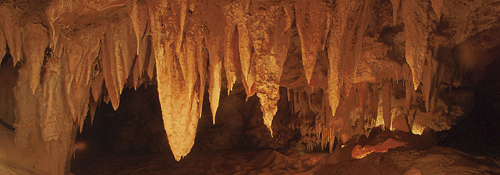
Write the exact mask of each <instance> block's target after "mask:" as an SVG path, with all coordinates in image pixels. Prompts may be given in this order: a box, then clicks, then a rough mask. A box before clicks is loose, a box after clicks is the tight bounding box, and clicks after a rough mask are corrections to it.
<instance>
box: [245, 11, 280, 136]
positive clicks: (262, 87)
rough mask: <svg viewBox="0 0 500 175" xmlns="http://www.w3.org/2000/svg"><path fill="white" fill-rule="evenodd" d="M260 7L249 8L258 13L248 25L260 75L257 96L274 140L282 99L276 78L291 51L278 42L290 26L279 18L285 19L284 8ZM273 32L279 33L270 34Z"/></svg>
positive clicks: (257, 82)
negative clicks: (273, 125)
mask: <svg viewBox="0 0 500 175" xmlns="http://www.w3.org/2000/svg"><path fill="white" fill-rule="evenodd" d="M257 4H259V3H256V4H252V5H255V6H252V7H250V8H251V10H255V15H253V16H252V17H251V18H250V19H249V20H248V23H247V25H248V26H249V27H248V28H249V29H250V31H252V33H251V35H250V37H251V39H252V41H253V42H252V43H253V48H254V53H253V54H254V55H253V56H254V57H252V58H253V59H254V61H255V70H256V74H257V76H256V82H255V85H256V89H257V96H258V97H259V100H260V104H261V110H262V112H263V118H264V124H265V125H266V126H267V128H268V129H269V131H270V132H271V136H273V131H272V127H271V125H272V121H273V118H274V115H275V114H276V112H277V111H278V105H277V104H278V100H279V99H280V94H279V84H278V81H277V80H278V78H277V77H279V76H280V75H281V72H279V71H280V70H281V69H280V67H282V66H283V63H284V60H285V59H284V58H285V57H286V51H283V49H284V48H288V43H280V42H278V40H279V39H276V38H281V37H282V36H283V35H284V33H285V31H284V29H285V27H286V26H287V24H286V18H284V19H283V18H280V17H281V16H282V15H285V11H284V9H283V5H282V4H270V5H267V6H265V8H264V9H262V8H260V7H258V6H257ZM260 5H264V4H260ZM280 19H281V21H283V22H282V23H280ZM272 29H275V30H277V31H276V32H269V31H272ZM269 46H271V47H269ZM286 50H288V49H286ZM280 54H281V55H280ZM279 57H281V58H279Z"/></svg>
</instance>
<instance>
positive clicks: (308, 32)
mask: <svg viewBox="0 0 500 175" xmlns="http://www.w3.org/2000/svg"><path fill="white" fill-rule="evenodd" d="M294 7H295V15H296V23H297V29H298V31H299V35H300V41H301V49H302V64H303V65H304V70H305V74H306V79H307V83H311V77H312V75H313V70H314V65H315V64H316V59H317V58H318V52H319V51H321V50H322V49H323V48H322V46H323V43H322V41H323V42H324V39H323V38H325V37H326V33H325V31H327V26H329V24H328V23H330V21H329V19H330V16H329V15H330V14H329V13H328V9H327V6H326V4H324V3H323V2H321V1H319V0H305V1H297V3H296V4H295V6H294Z"/></svg>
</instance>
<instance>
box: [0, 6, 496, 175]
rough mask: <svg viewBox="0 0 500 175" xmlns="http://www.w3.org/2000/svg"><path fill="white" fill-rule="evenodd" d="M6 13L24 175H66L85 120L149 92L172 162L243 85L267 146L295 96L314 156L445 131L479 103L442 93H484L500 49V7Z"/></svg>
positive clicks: (298, 125)
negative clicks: (375, 133)
mask: <svg viewBox="0 0 500 175" xmlns="http://www.w3.org/2000/svg"><path fill="white" fill-rule="evenodd" d="M0 11H1V13H0V56H1V57H3V56H4V55H6V53H8V54H7V55H8V56H7V57H6V59H5V60H9V59H10V60H12V61H7V62H9V63H10V64H12V65H13V66H16V67H15V68H16V69H17V70H18V77H16V81H17V83H16V85H15V88H14V89H13V92H12V94H11V96H13V97H14V99H7V98H8V96H5V97H1V98H5V99H7V101H10V103H5V104H14V102H15V104H16V105H15V106H14V107H5V108H6V109H13V111H16V112H15V118H16V122H15V123H16V133H15V134H16V136H15V143H16V147H18V148H20V150H21V152H23V153H27V152H29V153H33V155H32V156H27V157H23V158H25V159H26V160H30V161H26V162H27V163H26V166H28V167H35V168H37V169H40V170H41V171H43V172H47V173H49V174H64V173H68V172H69V170H68V167H69V164H70V162H71V159H70V156H68V155H70V152H71V148H73V147H72V146H74V145H73V142H72V139H74V135H75V134H76V132H77V131H78V129H81V128H82V126H83V122H84V120H85V118H86V115H87V113H88V112H89V111H90V115H91V118H92V116H93V115H94V112H95V110H96V108H97V107H98V106H99V104H101V102H102V101H104V102H106V103H109V102H111V105H112V106H113V108H114V109H115V110H116V109H117V108H118V107H119V104H120V95H121V93H122V91H123V89H124V88H126V87H134V88H135V89H137V88H138V87H140V86H141V84H157V85H158V92H159V101H160V104H161V108H162V115H163V120H164V121H163V122H164V128H165V131H166V133H167V136H168V140H169V144H170V145H169V146H170V148H171V149H172V152H173V154H174V157H175V158H176V160H180V159H181V158H182V157H184V156H186V155H187V154H188V153H189V152H190V150H191V147H192V146H193V145H194V140H195V136H196V132H197V126H198V120H199V117H200V116H202V115H201V114H202V106H203V99H204V95H205V89H206V87H208V91H207V92H208V96H209V97H208V100H209V103H210V110H211V114H212V122H213V124H215V121H216V119H215V116H216V114H217V109H218V107H219V106H221V105H224V104H220V105H219V99H220V98H221V91H222V90H224V91H227V94H231V91H232V90H233V88H235V84H237V83H242V84H243V87H244V90H245V94H246V96H247V98H250V97H251V96H253V95H254V94H257V97H258V98H259V102H260V105H261V107H260V109H261V111H262V113H263V114H262V115H263V116H262V117H263V119H262V121H263V124H264V125H266V127H267V128H268V130H269V131H271V136H275V135H276V133H274V134H273V133H272V132H273V130H272V129H273V128H275V127H277V126H273V120H274V116H275V115H276V113H277V112H278V111H279V109H278V104H279V103H280V99H281V97H280V88H281V89H284V88H286V90H287V92H288V95H287V98H288V101H289V102H288V104H289V106H290V109H289V110H290V111H288V112H289V115H290V118H292V119H293V122H290V124H288V125H289V126H287V127H290V128H293V129H296V130H300V133H301V138H300V140H299V141H300V142H301V143H300V144H305V145H307V146H306V147H307V149H308V150H313V149H315V148H321V149H323V148H325V147H327V146H328V145H329V146H330V150H332V149H333V144H334V142H335V140H336V139H337V140H340V142H347V141H348V140H350V139H352V138H353V137H358V136H359V135H364V134H366V133H367V132H368V131H369V130H370V128H373V127H378V126H380V125H384V126H385V128H387V129H390V128H392V129H395V130H403V131H411V132H413V133H416V134H420V133H422V132H423V131H424V128H426V127H429V128H431V129H435V130H444V129H449V128H450V126H451V125H453V124H454V123H455V122H456V119H457V118H458V117H459V116H461V115H462V114H464V113H465V111H466V110H467V108H468V107H470V106H468V105H465V104H461V102H462V101H469V100H470V99H471V98H470V95H471V94H472V93H471V92H463V94H462V95H463V98H460V99H458V98H457V99H453V98H451V97H449V95H446V94H444V93H443V92H445V91H447V90H448V91H450V93H449V94H459V95H460V94H461V93H462V92H459V91H461V90H458V88H457V89H453V87H459V86H460V85H463V84H464V85H471V84H473V83H477V81H478V80H475V82H474V81H470V80H469V79H470V77H474V78H476V77H481V76H483V75H484V70H485V69H486V68H485V67H486V66H487V65H488V64H489V63H490V62H491V61H492V60H493V59H495V58H496V57H498V53H499V52H498V49H499V47H498V46H499V45H500V39H498V38H499V34H498V33H500V32H498V31H499V30H500V25H499V19H498V15H496V14H498V13H499V12H500V7H499V6H498V1H497V0H495V1H484V2H483V1H480V2H469V1H460V0H459V1H444V0H431V1H424V0H391V1H370V0H354V1H351V0H339V1H335V2H333V1H320V0H305V1H252V0H241V1H229V0H222V1H216V0H201V1H193V0H177V1H161V0H110V1H93V0H81V1H65V0H52V1H43V2H42V1H36V2H35V1H23V2H19V1H11V0H7V1H2V2H0ZM469 75H470V76H469ZM467 78H469V79H467ZM471 82H472V83H471ZM11 89H12V87H10V89H9V88H7V90H5V92H10V90H11ZM1 90H2V91H4V89H1ZM224 95H225V92H224ZM454 100H455V101H458V102H457V103H454V102H451V101H454ZM459 103H460V104H459ZM292 119H290V121H292ZM79 127H80V128H79ZM278 135H279V133H278ZM392 142H393V141H390V140H389V141H387V143H385V142H384V143H383V144H381V145H379V146H378V147H359V148H357V149H356V150H357V151H355V155H356V156H355V157H360V156H362V155H365V154H367V153H368V152H372V151H377V150H386V149H388V148H390V147H394V146H398V143H392ZM353 153H354V152H353ZM46 160H53V162H56V164H55V165H48V163H47V162H49V161H46Z"/></svg>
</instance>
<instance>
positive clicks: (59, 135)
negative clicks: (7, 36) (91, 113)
mask: <svg viewBox="0 0 500 175" xmlns="http://www.w3.org/2000/svg"><path fill="white" fill-rule="evenodd" d="M61 62H62V61H61V60H52V61H49V62H47V63H46V73H45V75H44V78H43V82H42V83H41V86H38V87H37V88H36V90H35V92H34V93H32V89H31V87H30V86H29V84H30V74H31V72H30V68H29V67H27V66H21V68H20V69H19V76H18V79H17V86H16V87H15V88H14V96H15V100H16V106H15V114H16V118H17V124H16V133H15V138H14V141H15V147H16V151H14V152H11V153H10V154H11V155H8V156H17V157H20V158H21V160H17V161H19V162H16V163H18V164H20V165H21V166H24V167H26V168H34V169H36V171H40V172H42V173H47V174H68V173H69V171H70V162H71V155H72V152H73V149H71V147H72V146H73V142H72V141H73V140H74V137H75V136H76V128H77V125H76V122H74V121H73V119H72V118H71V116H70V112H69V109H68V106H67V104H66V103H65V101H66V100H65V99H66V96H65V95H64V93H63V92H64V85H63V77H64V76H63V75H64V74H62V73H61V72H62V68H61ZM69 98H71V97H69Z"/></svg>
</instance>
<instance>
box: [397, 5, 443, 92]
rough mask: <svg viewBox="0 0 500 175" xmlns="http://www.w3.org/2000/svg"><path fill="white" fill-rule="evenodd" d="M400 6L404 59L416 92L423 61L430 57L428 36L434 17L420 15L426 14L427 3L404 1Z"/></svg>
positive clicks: (422, 69)
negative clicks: (403, 36) (404, 40)
mask: <svg viewBox="0 0 500 175" xmlns="http://www.w3.org/2000/svg"><path fill="white" fill-rule="evenodd" d="M401 6H402V13H403V14H402V17H403V19H404V23H405V38H406V43H405V58H406V62H407V63H408V65H409V66H410V69H411V73H412V76H413V78H412V80H413V85H414V90H417V88H418V86H419V85H420V82H421V81H422V74H423V71H424V64H425V60H426V59H427V58H428V57H430V56H431V53H430V51H429V49H428V48H429V35H430V32H431V31H433V30H434V29H435V24H434V23H433V20H434V19H433V17H435V16H433V15H421V14H427V10H428V9H429V8H430V7H429V6H430V4H429V2H423V1H418V0H404V1H402V4H401Z"/></svg>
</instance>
